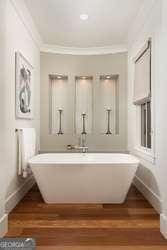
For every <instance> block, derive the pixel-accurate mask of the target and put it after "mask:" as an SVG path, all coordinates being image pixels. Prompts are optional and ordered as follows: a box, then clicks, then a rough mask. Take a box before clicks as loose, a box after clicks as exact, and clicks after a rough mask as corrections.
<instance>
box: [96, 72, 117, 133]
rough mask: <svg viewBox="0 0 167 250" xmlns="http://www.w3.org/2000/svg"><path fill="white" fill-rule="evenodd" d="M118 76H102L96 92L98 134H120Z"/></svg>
mask: <svg viewBox="0 0 167 250" xmlns="http://www.w3.org/2000/svg"><path fill="white" fill-rule="evenodd" d="M117 104H118V75H101V76H100V79H99V84H98V90H97V92H96V110H95V113H96V133H98V134H104V135H114V134H118V105H117Z"/></svg>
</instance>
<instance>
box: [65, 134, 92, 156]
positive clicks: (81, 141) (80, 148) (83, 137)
mask: <svg viewBox="0 0 167 250" xmlns="http://www.w3.org/2000/svg"><path fill="white" fill-rule="evenodd" d="M67 149H68V150H78V151H81V152H82V153H87V152H88V147H87V146H86V134H81V135H80V137H79V145H71V144H70V145H67Z"/></svg>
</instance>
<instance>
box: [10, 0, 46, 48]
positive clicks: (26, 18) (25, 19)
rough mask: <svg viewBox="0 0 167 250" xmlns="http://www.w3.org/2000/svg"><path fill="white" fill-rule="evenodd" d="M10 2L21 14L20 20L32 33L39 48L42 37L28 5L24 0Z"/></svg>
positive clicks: (11, 0) (18, 13) (19, 14)
mask: <svg viewBox="0 0 167 250" xmlns="http://www.w3.org/2000/svg"><path fill="white" fill-rule="evenodd" d="M10 3H11V4H12V6H13V7H14V9H15V11H16V13H17V15H18V16H19V18H20V20H21V21H22V23H23V25H24V27H25V28H26V29H27V31H28V33H29V34H30V36H31V38H32V39H33V40H34V42H35V43H36V45H37V46H38V48H40V47H41V45H42V43H43V42H42V38H41V36H40V34H39V32H38V29H37V28H36V26H35V24H34V21H33V19H32V17H31V15H30V13H29V10H28V9H27V7H26V5H25V4H24V1H23V0H17V1H16V0H10Z"/></svg>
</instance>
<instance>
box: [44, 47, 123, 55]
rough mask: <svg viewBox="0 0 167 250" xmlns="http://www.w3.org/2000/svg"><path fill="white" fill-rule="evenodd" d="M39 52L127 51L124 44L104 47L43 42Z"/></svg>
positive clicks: (71, 53)
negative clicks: (84, 46)
mask: <svg viewBox="0 0 167 250" xmlns="http://www.w3.org/2000/svg"><path fill="white" fill-rule="evenodd" d="M41 52H47V53H54V54H67V55H106V54H116V53H122V52H127V46H126V44H120V45H113V46H106V47H89V48H78V47H64V46H57V45H50V44H43V45H42V46H41Z"/></svg>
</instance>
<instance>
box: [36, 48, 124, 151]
mask: <svg viewBox="0 0 167 250" xmlns="http://www.w3.org/2000/svg"><path fill="white" fill-rule="evenodd" d="M56 73H57V74H65V75H68V77H69V82H70V86H71V87H70V88H71V89H70V93H69V95H71V98H72V99H73V100H74V89H75V76H80V75H89V76H93V77H94V80H93V82H94V86H95V85H97V84H98V82H99V76H100V75H102V74H116V75H117V74H118V75H119V82H118V85H119V87H118V88H119V98H118V99H119V134H118V135H112V136H106V135H99V134H97V133H94V134H92V135H88V136H87V145H88V146H89V150H90V151H125V150H126V145H127V141H126V132H127V129H126V127H127V109H126V107H127V105H126V104H127V54H126V53H118V54H113V55H112V54H111V55H95V56H88V55H87V56H79V55H77V56H74V55H58V54H51V53H41V151H64V150H66V146H67V145H68V144H74V145H76V144H78V138H77V136H74V135H63V136H56V135H50V134H49V77H48V76H49V74H56ZM95 89H96V88H95ZM95 101H96V102H98V99H97V98H95ZM69 105H72V102H71V104H69ZM96 106H97V104H96ZM71 110H72V107H71ZM96 117H97V118H98V119H100V114H97V115H96ZM97 122H98V121H97Z"/></svg>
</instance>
